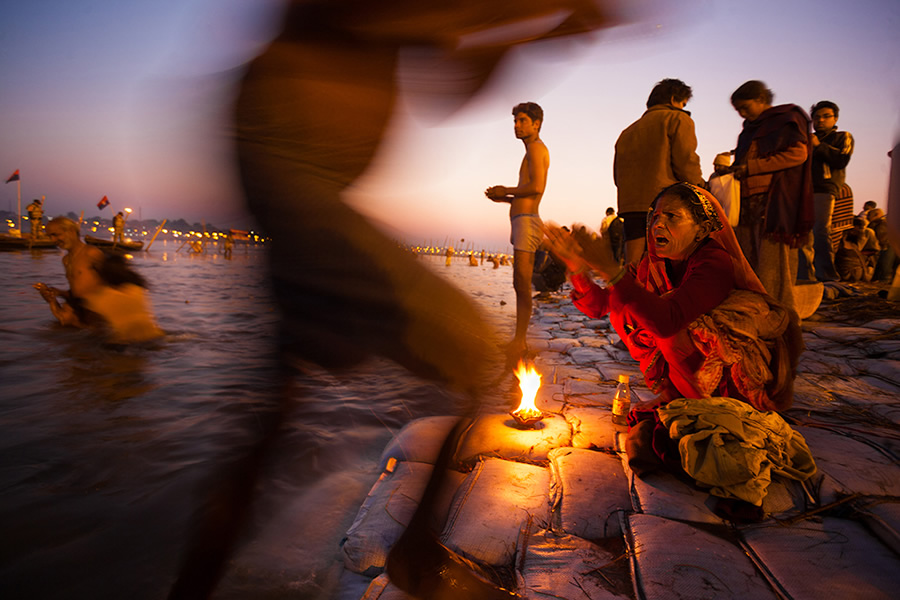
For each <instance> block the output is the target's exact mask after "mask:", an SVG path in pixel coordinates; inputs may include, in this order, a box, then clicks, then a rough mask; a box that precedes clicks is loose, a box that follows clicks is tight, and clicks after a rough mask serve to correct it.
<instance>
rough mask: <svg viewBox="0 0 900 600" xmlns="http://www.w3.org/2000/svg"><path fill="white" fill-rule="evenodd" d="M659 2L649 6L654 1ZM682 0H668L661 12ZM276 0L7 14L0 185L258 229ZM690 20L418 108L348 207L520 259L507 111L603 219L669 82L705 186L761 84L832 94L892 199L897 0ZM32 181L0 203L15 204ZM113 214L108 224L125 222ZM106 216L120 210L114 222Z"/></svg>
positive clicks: (560, 194)
mask: <svg viewBox="0 0 900 600" xmlns="http://www.w3.org/2000/svg"><path fill="white" fill-rule="evenodd" d="M645 4H647V5H648V6H650V7H651V8H652V6H653V4H652V3H651V2H649V1H648V2H645ZM663 5H665V4H663ZM279 6H280V5H279V3H278V2H277V0H153V1H152V2H151V1H149V0H129V1H127V2H121V1H115V2H114V1H112V0H94V1H90V0H87V1H80V2H62V1H47V0H31V1H30V2H19V3H15V4H12V5H8V6H6V7H5V10H4V17H3V19H2V21H0V73H3V83H2V85H0V176H2V177H3V179H4V180H5V179H6V177H8V176H9V174H11V173H12V172H13V171H14V170H16V169H20V170H21V173H22V199H23V206H24V205H25V204H27V202H28V201H29V200H30V199H31V198H33V197H37V196H40V195H46V196H47V212H48V214H50V215H55V214H60V213H66V212H69V211H73V212H76V213H78V212H80V211H81V210H84V211H85V215H86V216H93V215H95V214H97V213H98V211H97V209H96V203H97V201H98V200H99V199H100V198H101V197H102V196H104V195H106V196H108V197H109V199H110V201H111V202H112V206H111V207H110V208H112V209H114V210H120V209H122V208H125V207H130V208H133V209H134V210H135V214H140V215H141V216H142V217H143V218H145V219H146V218H155V219H162V218H170V219H173V218H179V217H184V218H186V219H188V220H189V221H192V222H194V221H200V220H205V221H206V222H208V223H213V224H215V225H217V226H220V227H238V226H243V225H244V224H246V223H247V222H248V221H247V217H246V215H245V214H244V211H243V208H242V204H241V200H240V194H239V193H238V191H237V182H236V178H235V174H234V169H233V167H232V163H231V155H230V146H229V144H228V139H229V138H228V120H227V108H228V103H229V102H230V98H231V96H230V94H231V92H232V86H233V75H232V73H234V69H236V68H238V67H239V66H240V65H241V64H242V63H243V62H244V61H245V60H247V59H249V58H250V57H251V56H252V55H253V54H254V52H255V51H256V50H257V49H258V48H259V47H260V45H261V44H262V43H264V41H265V39H266V37H267V36H268V35H270V33H271V32H272V31H273V27H274V25H275V23H274V21H275V17H276V16H277V12H278V9H279ZM679 6H680V11H679V13H678V15H671V14H669V15H664V14H661V13H660V12H658V11H657V12H654V13H652V14H653V15H654V16H653V18H652V19H647V20H644V21H642V22H640V23H638V24H633V25H630V26H625V27H618V28H616V29H613V30H607V31H604V32H601V33H600V34H598V35H596V36H595V37H594V39H593V40H591V43H587V41H586V42H585V43H584V44H582V45H581V47H580V48H578V49H577V50H573V51H572V52H570V53H568V54H567V55H565V56H559V55H555V56H547V55H546V54H545V53H541V52H539V51H537V50H534V49H523V50H520V51H517V52H516V53H515V55H514V56H513V57H512V58H511V60H510V61H509V67H510V69H509V70H508V71H506V72H507V73H511V75H510V76H508V77H506V78H505V79H504V80H503V84H502V85H494V86H492V87H490V88H489V89H488V90H486V92H485V94H484V95H483V96H482V97H480V98H478V99H477V100H476V101H474V102H472V103H471V104H470V105H469V106H467V107H466V108H464V109H463V110H461V111H458V112H457V113H454V114H452V115H448V116H446V117H445V118H443V119H441V120H435V119H425V118H423V114H424V113H423V111H422V110H420V108H419V104H418V103H417V102H416V100H415V99H411V98H408V97H405V98H404V99H403V100H402V102H401V104H400V106H399V110H398V113H397V118H396V119H395V123H394V126H393V128H392V130H391V132H390V135H389V137H388V140H387V142H388V143H387V144H385V147H384V152H383V153H382V154H381V156H379V158H378V160H377V161H376V164H374V165H373V167H372V169H371V171H370V172H369V173H368V174H367V175H366V176H365V177H364V178H363V179H362V180H361V181H360V182H359V185H358V186H356V189H354V190H353V191H352V192H351V193H350V194H348V199H349V200H350V201H351V202H354V203H355V204H356V205H358V206H359V207H360V209H361V210H363V211H365V212H366V213H367V214H370V215H372V216H373V218H376V219H377V220H378V221H379V222H381V223H383V224H384V226H385V227H387V228H390V229H391V230H393V231H394V233H396V234H397V235H398V236H401V237H404V238H406V239H409V240H416V241H418V240H428V239H433V240H436V241H440V242H443V240H444V239H445V238H446V237H449V238H450V239H459V238H466V239H467V240H470V239H474V240H476V242H477V243H478V244H480V245H486V246H488V247H490V248H495V249H505V248H506V243H507V242H506V238H507V236H508V228H509V223H508V220H507V217H506V212H505V210H504V209H503V207H502V206H499V205H496V204H494V203H491V202H490V201H488V200H486V199H485V198H484V197H483V194H482V192H483V190H484V189H485V188H486V187H487V186H489V185H493V184H508V185H511V184H514V183H515V177H516V173H517V170H518V165H519V161H520V160H521V157H522V152H523V149H522V145H521V142H518V141H517V140H516V139H515V138H514V137H513V132H512V116H511V115H510V114H509V111H510V108H511V107H512V106H513V105H514V104H516V103H518V102H520V101H523V100H533V101H536V102H538V103H540V104H541V105H542V106H543V107H544V110H545V114H546V117H545V123H544V128H543V131H542V137H543V139H544V141H545V142H546V143H547V145H548V147H549V148H550V153H551V165H552V166H551V170H550V176H549V184H548V189H547V193H546V195H545V198H544V201H543V203H542V205H541V214H542V216H543V217H544V218H545V219H548V220H554V221H557V222H562V223H568V222H572V221H582V222H585V223H587V224H589V225H592V226H596V225H597V224H599V221H600V219H601V218H602V215H603V212H604V210H605V208H606V207H607V206H615V186H614V184H613V182H612V155H613V145H614V143H615V140H616V137H617V136H618V134H619V132H620V131H621V130H622V129H624V128H625V127H626V126H628V124H630V123H631V122H632V121H634V120H635V119H637V118H638V117H640V115H641V113H642V111H643V109H644V102H645V101H646V98H647V95H648V93H649V91H650V88H651V87H652V86H653V84H654V83H655V82H656V81H658V80H660V79H662V78H664V77H678V78H680V79H683V80H684V81H686V82H687V83H688V84H689V85H691V86H692V87H693V89H694V98H693V100H692V101H691V102H690V104H689V105H688V107H687V108H688V110H690V111H691V112H692V114H693V117H694V120H695V122H696V124H697V136H698V140H699V148H698V153H699V154H700V159H701V165H702V167H703V172H704V176H708V175H709V173H710V170H711V164H712V159H713V157H714V156H715V154H716V153H717V152H721V151H726V150H730V149H732V148H733V147H734V143H735V140H736V138H737V135H738V133H739V131H740V127H741V120H740V118H739V117H738V115H737V113H735V112H734V110H733V109H732V108H731V106H730V104H729V102H728V99H729V96H730V94H731V92H732V91H734V89H735V88H736V87H737V86H739V85H740V84H741V83H743V82H744V81H746V80H748V79H761V80H763V81H765V82H766V83H767V84H768V85H769V87H770V88H772V89H773V90H774V92H775V102H776V104H777V103H785V102H790V103H796V104H799V105H800V106H801V107H803V108H804V109H808V108H809V106H810V105H811V104H812V103H814V102H816V101H817V100H822V99H830V100H833V101H835V102H837V103H838V104H839V105H840V107H841V113H840V122H839V124H838V125H839V127H840V128H842V129H846V130H848V131H850V132H851V133H853V134H854V137H855V139H856V151H855V153H854V156H853V159H852V160H851V163H850V166H849V168H848V177H847V181H848V183H849V184H850V186H851V187H852V188H853V190H854V192H855V198H856V205H857V207H861V206H862V203H863V202H864V201H865V200H875V201H876V202H877V203H878V204H879V205H881V206H884V200H885V195H886V191H887V174H888V167H889V159H888V158H887V156H886V153H887V150H888V149H889V148H890V147H891V146H893V144H894V141H895V139H896V138H897V133H898V116H900V61H898V57H900V41H898V40H900V35H898V32H900V2H884V1H876V0H861V1H857V2H852V3H851V2H838V1H835V0H823V1H817V2H812V1H806V0H803V1H799V2H784V1H774V0H759V1H757V2H754V3H752V4H750V3H740V4H738V3H733V2H727V1H719V0H708V1H702V0H695V1H689V2H684V3H681V4H680V5H679ZM15 187H16V186H15V184H8V185H4V186H2V187H0V207H2V208H3V209H9V208H12V209H14V208H15V203H16V189H15ZM110 208H107V209H106V210H105V211H104V213H107V212H109V211H110ZM107 216H108V215H107Z"/></svg>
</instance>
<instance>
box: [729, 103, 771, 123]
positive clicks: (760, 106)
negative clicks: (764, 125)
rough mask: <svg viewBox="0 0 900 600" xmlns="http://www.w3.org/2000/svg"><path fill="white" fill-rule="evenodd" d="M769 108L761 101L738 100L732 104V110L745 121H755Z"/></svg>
mask: <svg viewBox="0 0 900 600" xmlns="http://www.w3.org/2000/svg"><path fill="white" fill-rule="evenodd" d="M769 108H772V107H771V106H769V105H768V104H767V103H765V102H763V101H762V100H738V101H737V102H735V103H734V110H736V111H737V112H738V114H739V115H741V118H743V119H746V120H747V121H755V120H756V119H757V118H758V117H759V115H761V114H763V113H764V112H765V111H766V110H767V109H769Z"/></svg>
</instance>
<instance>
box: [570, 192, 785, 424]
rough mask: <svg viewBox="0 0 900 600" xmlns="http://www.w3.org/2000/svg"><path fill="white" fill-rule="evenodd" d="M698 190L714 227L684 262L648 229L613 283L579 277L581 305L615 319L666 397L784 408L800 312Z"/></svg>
mask: <svg viewBox="0 0 900 600" xmlns="http://www.w3.org/2000/svg"><path fill="white" fill-rule="evenodd" d="M694 189H695V191H696V192H697V193H698V194H703V197H705V199H706V200H708V207H709V209H708V210H710V211H714V212H715V217H716V218H717V220H718V223H716V225H717V226H719V229H718V230H716V231H713V232H712V233H711V234H710V236H709V238H707V240H705V241H704V242H703V243H702V244H701V245H700V246H699V247H698V248H697V249H696V250H695V251H694V253H693V254H692V255H691V256H690V257H689V258H688V259H687V260H685V261H684V262H683V263H681V265H679V266H675V265H673V264H672V263H671V262H670V261H667V260H665V259H663V258H660V257H659V256H658V255H657V253H656V246H655V241H654V238H653V236H652V235H649V233H648V235H647V254H646V255H645V256H644V258H643V259H642V261H641V262H640V263H639V265H638V266H637V268H634V267H633V266H632V267H629V269H628V270H627V272H626V274H625V275H624V277H623V278H622V279H621V280H620V281H618V282H617V283H616V284H615V285H613V286H609V287H606V288H601V287H599V286H598V285H596V284H595V283H594V282H593V281H591V280H590V279H589V278H588V277H586V276H584V275H575V276H573V277H572V285H573V287H574V288H575V289H574V291H573V293H572V298H573V301H574V303H575V306H576V307H578V309H579V310H581V311H582V312H583V313H584V314H586V315H588V316H591V317H599V316H603V315H605V314H609V315H610V322H611V324H612V326H613V328H614V329H615V330H616V332H617V333H618V334H619V336H620V337H621V338H622V340H623V342H624V343H625V345H626V346H627V347H628V350H629V352H630V353H631V356H632V357H633V358H634V359H635V360H637V361H638V362H639V363H640V366H641V372H642V373H643V374H644V380H645V381H646V383H647V385H648V386H649V387H650V389H651V390H652V391H653V392H654V393H656V394H657V395H658V396H659V397H660V402H663V403H664V402H668V401H670V400H673V399H675V398H707V397H712V396H727V397H731V398H738V399H741V400H744V401H745V402H748V403H749V404H751V405H752V406H753V407H754V408H756V409H758V410H762V411H766V410H784V409H786V408H788V407H789V406H790V404H791V402H792V400H793V379H794V374H795V369H796V363H797V358H798V357H799V354H800V352H801V351H802V341H801V338H800V330H799V324H798V320H797V316H796V313H794V312H793V311H792V310H789V309H787V308H785V307H783V306H782V305H780V304H779V303H778V302H777V301H775V300H774V299H773V298H771V297H770V296H769V295H768V294H766V292H765V289H764V288H763V286H762V284H761V283H760V282H759V279H758V278H757V277H756V275H755V274H754V272H753V270H752V269H751V268H750V265H749V264H748V263H747V260H746V259H745V258H744V255H743V254H742V253H741V250H740V247H739V245H738V242H737V240H736V239H735V236H734V231H733V230H732V229H731V226H730V225H729V224H728V219H727V217H726V216H725V213H724V211H723V210H722V207H721V206H720V205H719V203H718V202H717V201H716V199H715V198H714V197H713V196H712V195H711V194H709V193H707V192H705V191H704V190H701V189H699V188H694Z"/></svg>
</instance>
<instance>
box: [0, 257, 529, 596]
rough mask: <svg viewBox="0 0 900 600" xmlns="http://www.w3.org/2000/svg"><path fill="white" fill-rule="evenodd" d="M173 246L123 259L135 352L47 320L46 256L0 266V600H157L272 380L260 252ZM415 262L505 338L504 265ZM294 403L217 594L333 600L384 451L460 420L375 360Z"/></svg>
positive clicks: (5, 260)
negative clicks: (145, 335) (408, 431)
mask: <svg viewBox="0 0 900 600" xmlns="http://www.w3.org/2000/svg"><path fill="white" fill-rule="evenodd" d="M178 246H180V244H177V243H175V242H169V243H168V244H166V243H158V244H157V245H155V246H154V247H153V249H152V251H151V252H145V253H137V254H135V255H134V257H133V261H132V262H133V265H134V266H135V268H136V269H137V270H138V271H140V272H141V274H143V275H144V276H145V277H146V279H147V280H148V281H149V283H150V285H151V298H152V302H153V306H154V311H155V313H156V317H157V320H158V321H159V324H160V326H161V327H162V328H163V329H164V330H165V331H166V332H167V336H166V338H165V340H164V341H163V342H162V343H159V344H153V345H151V346H129V347H121V346H113V345H108V344H104V343H102V341H101V340H100V339H98V337H97V335H96V334H94V333H91V332H87V331H77V330H70V329H63V328H61V327H59V326H57V325H56V324H55V323H54V321H53V319H52V316H51V315H50V312H49V310H48V308H47V305H46V303H45V302H44V301H43V300H42V299H41V298H40V296H39V295H38V293H37V292H36V291H35V290H34V289H33V288H32V287H31V285H32V284H33V283H35V282H37V281H44V282H46V283H48V284H49V285H53V286H56V287H61V288H65V287H66V285H65V277H64V272H63V267H62V264H61V260H60V259H61V256H62V254H61V252H60V251H57V250H51V251H40V252H34V253H30V252H2V253H0V272H2V274H3V275H2V277H3V284H2V286H0V311H2V312H0V316H2V321H0V339H2V343H0V598H4V599H18V598H28V599H43V598H54V599H55V598H60V599H63V598H65V599H72V598H112V599H120V598H121V599H126V598H127V599H144V598H146V599H158V598H165V597H166V595H167V592H168V590H169V588H170V586H171V585H172V582H173V580H174V578H175V576H176V573H177V571H178V567H179V561H180V558H181V554H182V551H183V549H184V547H185V544H186V543H187V539H188V532H189V528H190V523H191V517H192V516H193V515H194V514H195V512H196V511H197V510H198V498H199V497H200V494H201V493H202V492H203V490H204V488H205V486H206V485H207V483H208V481H209V478H210V476H211V473H215V472H216V470H217V469H221V468H222V467H223V465H227V464H228V461H229V460H230V459H231V458H233V457H234V456H235V455H239V454H240V453H241V452H243V451H244V450H245V449H246V448H247V446H248V444H251V443H253V441H254V440H255V439H256V435H255V434H256V433H257V432H258V418H259V414H260V413H261V411H265V410H266V407H267V406H269V405H270V404H271V398H272V396H273V393H274V390H273V385H274V383H275V381H276V377H275V369H274V367H273V364H274V358H275V357H274V354H273V352H274V339H275V336H274V332H275V331H276V330H277V326H278V315H277V313H276V311H275V309H274V307H273V303H272V299H271V296H270V294H269V292H268V287H267V278H266V269H265V255H264V251H263V250H262V249H258V248H253V247H251V248H248V249H246V250H245V249H244V248H242V247H237V248H235V252H234V256H233V258H232V259H231V260H226V259H225V258H223V256H222V255H220V254H215V253H209V254H204V255H188V254H185V253H184V252H183V251H177V250H178ZM422 261H423V262H425V263H427V264H429V266H430V267H432V268H434V269H435V270H436V271H437V272H438V273H440V274H442V275H444V276H446V277H447V278H448V279H450V280H451V281H452V282H454V283H455V284H456V285H457V286H459V287H460V288H462V289H463V290H464V291H466V292H468V293H469V294H470V295H471V296H472V297H473V299H474V300H475V301H476V303H477V304H479V305H480V306H482V307H483V308H484V310H485V314H486V316H487V317H488V319H489V320H490V321H491V322H492V323H493V324H495V325H496V326H497V328H498V330H499V331H500V333H501V335H503V336H506V337H508V336H511V332H512V327H513V321H514V316H515V296H514V293H513V290H512V270H511V269H510V268H509V267H501V268H500V269H493V268H492V266H491V265H490V263H487V262H486V263H485V264H484V266H480V267H470V266H468V263H467V261H466V260H464V259H463V258H457V259H455V260H454V261H453V264H452V265H451V266H449V267H446V266H445V265H444V258H443V257H422ZM297 390H298V391H297V392H296V398H295V400H296V402H295V404H294V406H293V407H292V410H291V411H290V414H289V416H288V418H287V422H286V425H285V427H284V428H283V433H282V434H281V435H280V436H279V438H278V441H277V444H276V446H275V449H274V451H273V452H272V453H271V456H272V460H271V461H270V464H269V465H268V466H267V468H266V470H265V475H264V477H262V480H261V481H260V482H259V484H258V486H257V489H256V490H255V504H254V507H255V510H254V513H253V518H252V522H251V523H250V524H249V526H248V527H247V530H246V533H245V535H244V536H243V537H242V541H241V543H240V545H239V547H238V550H237V552H236V553H235V554H234V555H233V556H232V558H231V560H230V562H229V565H228V571H227V573H226V575H225V577H224V579H223V580H222V582H221V584H220V586H219V588H218V589H217V592H216V595H215V597H216V598H272V599H278V598H333V597H336V596H337V594H338V590H339V589H341V586H342V584H340V583H339V581H338V579H339V577H340V567H339V547H338V544H339V542H340V539H341V537H342V535H343V533H344V531H345V530H346V528H347V527H348V526H349V524H350V523H351V522H352V519H353V517H354V515H355V513H356V510H357V508H358V507H359V505H360V504H361V502H362V500H363V499H364V497H365V495H366V492H367V491H368V489H369V488H370V487H371V485H372V483H373V482H374V481H375V479H376V477H377V472H376V468H377V461H378V457H379V455H380V453H381V450H382V449H383V447H384V446H385V444H386V443H387V442H388V441H389V440H390V438H391V435H393V434H395V433H396V432H397V431H398V430H399V429H400V428H401V427H402V426H403V425H404V424H405V423H407V422H409V421H410V420H412V419H415V418H419V417H423V416H429V415H437V414H452V413H454V411H456V410H458V399H456V398H454V397H453V396H451V395H450V394H449V393H448V392H446V391H445V390H443V389H442V388H440V387H439V386H437V385H435V384H431V383H429V382H425V381H421V380H418V379H416V378H414V377H411V376H410V375H408V374H407V373H406V372H405V371H403V370H402V369H401V368H399V367H396V366H394V365H392V364H390V363H388V362H386V361H380V360H372V361H370V362H368V363H366V364H365V365H363V366H362V367H361V368H359V369H357V370H356V371H354V372H353V373H342V374H332V373H326V372H311V373H309V374H307V375H305V376H303V378H302V381H300V382H299V385H298V386H297ZM301 390H302V391H301ZM343 585H345V584H343Z"/></svg>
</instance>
